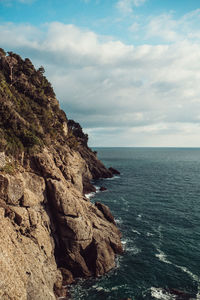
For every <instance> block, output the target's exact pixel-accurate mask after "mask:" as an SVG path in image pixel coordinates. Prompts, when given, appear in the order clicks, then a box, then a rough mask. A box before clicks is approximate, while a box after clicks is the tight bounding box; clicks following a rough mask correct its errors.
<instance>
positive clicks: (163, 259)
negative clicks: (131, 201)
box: [155, 226, 200, 300]
mask: <svg viewBox="0 0 200 300" xmlns="http://www.w3.org/2000/svg"><path fill="white" fill-rule="evenodd" d="M161 230H162V227H161V226H159V227H158V230H157V232H158V234H159V242H158V246H157V247H156V251H157V252H158V253H156V254H155V256H156V257H157V258H158V259H159V260H160V261H161V262H164V263H166V264H170V265H173V266H174V267H176V268H178V269H180V270H181V271H182V272H184V273H186V274H188V275H189V276H190V278H191V279H192V280H193V281H195V282H196V283H197V295H196V299H197V300H200V278H199V277H198V276H197V275H196V274H193V273H192V272H191V271H190V270H189V269H188V268H186V267H184V266H179V265H177V264H175V263H173V262H171V261H170V260H169V259H168V258H167V255H166V254H165V253H164V252H163V251H162V250H161V249H160V247H161V242H162V232H161ZM157 299H162V298H157Z"/></svg>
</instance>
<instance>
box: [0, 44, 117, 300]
mask: <svg viewBox="0 0 200 300" xmlns="http://www.w3.org/2000/svg"><path fill="white" fill-rule="evenodd" d="M43 73H44V69H43V68H42V67H41V68H39V69H38V70H35V68H34V66H33V65H32V63H31V62H30V60H29V59H25V60H23V59H22V58H21V57H20V56H19V55H17V54H14V53H12V52H9V54H7V55H6V53H5V52H4V51H3V49H0V299H2V300H8V299H9V300H26V299H27V300H55V299H56V298H57V297H58V296H65V294H66V291H65V289H63V286H65V285H66V284H70V283H72V282H73V280H74V278H76V277H87V276H99V275H103V274H104V273H105V272H107V271H109V270H110V269H112V268H113V267H114V266H115V255H116V254H120V253H122V245H121V241H120V232H119V230H118V229H117V227H116V225H115V221H114V218H113V216H112V214H111V212H110V210H109V208H108V207H107V206H105V205H103V204H102V203H96V205H94V204H92V203H91V202H90V201H89V200H88V199H87V198H86V197H85V193H86V192H91V191H95V188H94V187H93V185H92V184H91V180H92V179H97V178H101V177H103V178H106V177H112V176H113V175H112V172H111V171H109V170H108V169H106V168H105V166H104V165H103V164H102V163H101V162H100V161H99V160H98V158H97V157H96V153H94V152H93V151H92V150H91V149H90V148H89V147H88V146H87V139H88V137H87V135H85V134H84V133H83V131H82V128H81V127H80V125H79V124H78V123H76V122H74V121H72V120H70V121H69V120H68V119H67V118H66V115H65V113H64V112H63V111H62V110H60V108H59V104H58V101H57V100H56V98H55V94H54V92H53V89H52V87H51V85H50V83H49V82H48V81H47V79H46V78H45V77H44V74H43Z"/></svg>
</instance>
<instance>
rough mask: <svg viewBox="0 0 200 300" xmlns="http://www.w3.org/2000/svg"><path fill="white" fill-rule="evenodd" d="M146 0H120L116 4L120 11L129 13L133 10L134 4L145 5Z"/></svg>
mask: <svg viewBox="0 0 200 300" xmlns="http://www.w3.org/2000/svg"><path fill="white" fill-rule="evenodd" d="M145 2H146V0H119V1H118V2H117V4H116V7H117V8H118V9H119V11H120V12H122V13H124V14H129V13H132V12H133V7H134V6H136V7H137V6H140V5H143V4H144V3H145Z"/></svg>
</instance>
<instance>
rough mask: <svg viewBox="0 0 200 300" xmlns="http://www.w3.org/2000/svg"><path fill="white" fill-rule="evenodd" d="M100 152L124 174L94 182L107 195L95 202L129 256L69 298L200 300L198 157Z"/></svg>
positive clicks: (180, 152) (173, 152)
mask: <svg viewBox="0 0 200 300" xmlns="http://www.w3.org/2000/svg"><path fill="white" fill-rule="evenodd" d="M95 150H97V152H98V157H99V158H100V159H101V160H102V161H103V162H104V164H105V165H106V166H107V167H109V166H112V167H114V168H116V169H118V170H119V171H120V172H121V175H120V176H116V177H114V178H113V179H110V180H109V179H107V180H99V181H97V182H95V184H96V185H97V186H105V187H106V188H107V189H108V190H107V191H105V192H100V193H97V194H96V195H95V197H94V198H92V199H91V201H94V202H95V201H101V202H102V203H104V204H106V205H108V206H109V207H110V209H111V211H112V213H113V214H114V216H115V218H116V219H117V223H118V226H119V228H120V230H121V232H122V234H123V238H122V242H123V244H124V249H125V252H124V255H122V256H120V257H118V258H117V267H116V268H115V269H114V270H112V271H111V272H109V273H108V274H107V275H105V276H103V277H101V278H98V279H89V280H81V281H79V282H78V284H77V285H76V286H74V287H73V288H72V291H71V293H72V298H73V299H75V300H78V299H87V300H93V299H95V300H100V299H111V300H112V299H113V300H118V299H122V298H125V297H129V298H131V299H138V300H140V299H200V149H185V148H184V149H183V148H182V149H178V148H177V149H176V148H97V149H95ZM169 289H170V291H169ZM171 289H176V290H180V291H182V292H184V293H185V298H178V297H177V298H176V297H175V296H172V292H171ZM188 294H190V296H188ZM186 296H187V297H186Z"/></svg>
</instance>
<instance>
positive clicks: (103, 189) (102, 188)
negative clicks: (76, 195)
mask: <svg viewBox="0 0 200 300" xmlns="http://www.w3.org/2000/svg"><path fill="white" fill-rule="evenodd" d="M99 190H100V192H104V191H107V188H106V187H104V186H101V187H100V189H99Z"/></svg>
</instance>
